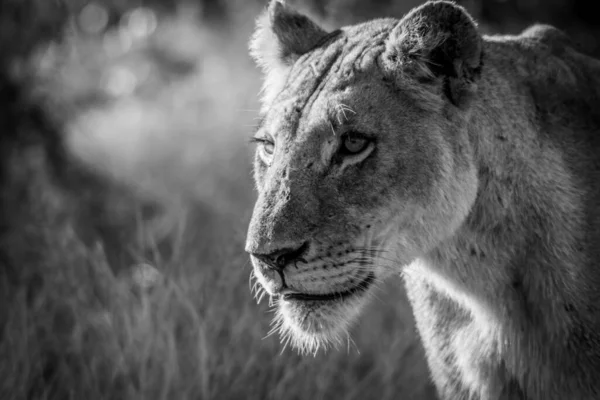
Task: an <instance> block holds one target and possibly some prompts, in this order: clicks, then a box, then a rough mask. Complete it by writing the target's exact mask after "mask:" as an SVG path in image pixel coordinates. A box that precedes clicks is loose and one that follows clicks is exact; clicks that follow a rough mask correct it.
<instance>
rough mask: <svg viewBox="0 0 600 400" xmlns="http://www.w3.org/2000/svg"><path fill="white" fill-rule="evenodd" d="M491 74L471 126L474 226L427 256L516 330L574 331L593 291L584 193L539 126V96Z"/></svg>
mask: <svg viewBox="0 0 600 400" xmlns="http://www.w3.org/2000/svg"><path fill="white" fill-rule="evenodd" d="M488 72H489V73H490V75H491V78H487V80H484V82H483V83H482V86H483V87H482V90H483V93H485V94H486V95H485V96H481V100H480V101H479V103H478V104H476V105H474V107H475V108H476V109H477V110H476V112H474V113H473V115H474V116H473V117H472V118H471V121H470V128H469V129H470V136H471V140H472V143H473V147H474V151H475V157H476V160H477V167H478V171H479V190H478V197H477V200H476V202H475V204H474V206H473V208H472V211H471V214H470V215H469V217H468V219H467V221H466V222H465V224H464V225H463V226H462V227H461V228H460V229H459V230H458V232H457V233H456V234H455V235H454V237H452V238H451V239H449V240H448V241H447V242H445V243H443V244H442V245H441V246H439V248H437V249H436V250H435V251H433V252H432V254H431V256H430V257H429V260H428V261H429V262H431V263H432V264H435V265H436V267H435V269H436V270H437V271H438V272H439V273H440V274H441V278H442V279H447V281H448V282H449V283H450V284H451V285H454V286H455V287H458V289H459V290H462V291H464V293H466V294H467V295H469V296H472V297H473V299H474V300H476V303H477V304H484V305H485V307H487V308H488V309H489V310H490V311H491V312H492V314H494V315H495V316H496V317H498V318H499V319H500V320H502V321H508V322H507V323H508V325H510V328H509V329H511V330H514V331H527V332H531V331H532V330H535V331H537V332H546V333H548V334H549V335H553V336H554V335H557V334H558V335H560V334H561V333H567V332H568V331H570V330H571V328H572V323H573V321H574V317H573V315H572V313H571V312H570V310H572V309H573V308H579V307H583V306H584V305H586V304H587V303H588V302H589V301H588V300H589V298H590V296H594V294H593V291H590V292H586V288H588V287H590V285H586V282H585V280H586V279H587V274H586V262H585V259H584V256H583V251H582V249H581V247H580V244H581V243H583V242H584V241H585V237H584V236H583V235H584V232H583V231H584V229H583V228H582V227H583V226H584V224H585V215H584V210H583V206H582V202H583V199H582V197H581V194H580V191H579V190H578V188H577V187H576V186H575V185H574V183H573V182H575V179H573V177H572V176H571V174H572V172H571V171H570V169H569V168H568V166H567V165H565V163H564V161H563V159H564V158H563V157H562V154H561V149H559V148H557V147H555V146H553V145H552V143H551V142H549V141H548V140H546V138H545V137H544V136H543V135H544V132H541V129H540V127H538V126H535V124H536V122H535V121H536V118H535V117H534V115H533V114H534V113H535V105H534V104H533V102H534V99H532V98H531V97H529V96H527V95H525V94H523V93H518V92H516V91H515V90H514V89H512V88H511V85H510V82H511V81H512V79H508V78H505V77H504V76H503V75H502V74H501V73H499V72H498V71H495V70H493V69H492V70H489V71H488ZM515 116H519V117H515ZM576 323H577V324H581V320H577V321H576Z"/></svg>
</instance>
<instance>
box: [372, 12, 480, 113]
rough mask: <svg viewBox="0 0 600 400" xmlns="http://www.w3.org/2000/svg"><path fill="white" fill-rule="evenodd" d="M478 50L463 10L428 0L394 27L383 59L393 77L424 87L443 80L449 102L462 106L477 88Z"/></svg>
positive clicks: (474, 31)
mask: <svg viewBox="0 0 600 400" xmlns="http://www.w3.org/2000/svg"><path fill="white" fill-rule="evenodd" d="M481 46H482V38H481V35H480V34H479V32H478V30H477V25H476V24H475V22H474V21H473V19H472V18H471V16H470V15H469V14H468V13H467V12H466V10H465V9H464V8H462V7H460V6H458V5H456V4H454V3H451V2H449V1H432V2H428V3H425V4H423V5H422V6H420V7H418V8H415V9H414V10H412V11H411V12H410V13H408V14H407V15H406V16H405V17H404V18H403V19H402V20H401V21H400V23H399V24H398V25H397V26H396V27H395V28H394V30H393V31H392V33H391V34H390V36H389V38H388V40H387V42H386V49H385V51H384V54H383V61H384V65H386V67H387V68H388V69H390V70H391V71H392V72H393V73H394V74H396V77H397V78H407V77H408V78H413V79H416V80H417V81H418V82H421V83H422V84H425V85H427V84H434V83H440V82H441V83H442V85H443V91H444V93H445V95H446V96H447V97H448V98H449V100H450V101H451V102H452V103H453V104H455V105H456V106H458V107H462V106H464V105H466V104H468V100H469V99H470V97H471V96H472V94H473V93H474V91H475V90H476V82H477V79H478V77H479V72H480V69H481V51H482V50H481ZM398 74H399V76H398Z"/></svg>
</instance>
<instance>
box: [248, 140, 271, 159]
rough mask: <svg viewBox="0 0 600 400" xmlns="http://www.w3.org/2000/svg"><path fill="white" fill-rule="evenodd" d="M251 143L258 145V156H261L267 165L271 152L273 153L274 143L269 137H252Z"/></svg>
mask: <svg viewBox="0 0 600 400" xmlns="http://www.w3.org/2000/svg"><path fill="white" fill-rule="evenodd" d="M251 140H252V142H254V143H258V144H259V145H260V148H259V149H260V150H259V154H261V155H262V158H263V159H264V160H265V161H266V162H267V164H268V163H269V161H268V160H270V158H271V157H272V156H273V152H274V151H275V142H274V141H273V139H271V138H270V137H253V138H252V139H251Z"/></svg>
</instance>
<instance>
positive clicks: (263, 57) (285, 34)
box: [250, 0, 327, 71]
mask: <svg viewBox="0 0 600 400" xmlns="http://www.w3.org/2000/svg"><path fill="white" fill-rule="evenodd" d="M326 35H327V32H326V31H324V30H323V29H322V28H321V27H319V26H318V25H317V24H316V23H314V22H313V21H311V20H310V19H309V18H308V17H306V16H304V15H302V14H299V13H298V12H296V11H295V10H294V9H292V8H291V7H290V6H287V5H285V4H284V3H283V2H282V1H281V0H271V2H270V3H269V5H268V7H267V10H266V11H265V12H264V13H263V14H262V15H261V16H260V17H259V18H258V20H257V23H256V30H255V32H254V35H253V36H252V39H251V41H250V55H251V56H252V58H253V59H254V60H255V61H256V63H257V64H259V65H260V66H261V67H263V68H265V69H266V70H267V71H270V70H272V69H273V68H278V67H289V66H290V65H292V64H293V63H294V61H296V59H298V57H300V56H301V55H302V54H304V53H306V52H308V51H309V50H310V49H311V48H313V47H314V46H315V45H317V44H318V43H319V41H320V40H321V39H322V38H323V37H325V36H326Z"/></svg>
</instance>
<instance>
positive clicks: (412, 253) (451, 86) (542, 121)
mask: <svg viewBox="0 0 600 400" xmlns="http://www.w3.org/2000/svg"><path fill="white" fill-rule="evenodd" d="M273 7H275V6H273V5H271V7H270V10H271V11H270V12H271V14H270V15H271V17H270V18H271V23H273V18H275V17H273V15H274V13H273ZM276 7H281V5H277V6H276ZM284 11H285V10H284ZM279 13H280V15H279V17H276V18H275V20H277V21H278V22H277V23H278V24H279V27H280V29H283V30H284V31H285V30H286V29H302V26H303V25H306V24H307V22H306V21H305V20H303V19H302V18H303V17H300V16H298V15H297V14H294V12H293V11H291V10H287V11H285V12H283V11H281V9H280V10H279ZM286 13H287V14H286ZM266 15H269V14H266ZM290 15H293V19H294V21H295V22H294V23H293V24H290V25H289V26H288V27H287V28H286V21H288V17H289V16H290ZM265 18H267V19H268V18H269V17H265ZM306 20H307V19H306ZM265 21H266V22H264V21H263V28H261V29H263V31H264V30H268V29H269V28H268V26H269V22H268V20H265ZM299 21H300V22H299ZM282 27H283V28H282ZM310 29H311V32H315V30H314V29H315V28H314V27H312V28H310ZM323 35H324V36H323V37H322V38H321V40H317V39H318V38H317V37H316V36H318V35H316V36H314V35H313V36H310V35H309V37H310V43H304V46H305V47H306V48H310V50H303V51H302V52H300V53H301V54H295V53H294V49H300V48H302V46H297V45H296V47H294V46H292V47H291V48H290V46H286V48H287V49H288V50H290V49H291V50H292V51H291V52H288V53H286V55H285V57H280V58H277V52H275V53H273V52H272V53H270V55H266V54H265V53H261V52H260V50H258V49H257V48H256V44H257V43H259V42H260V40H259V39H256V38H255V39H254V42H253V43H254V44H255V50H254V53H253V54H254V57H255V58H257V59H258V61H259V62H261V63H263V64H268V65H270V68H267V69H268V70H269V71H270V72H268V73H269V74H271V75H270V76H269V77H268V78H267V80H269V79H270V80H272V81H276V80H279V81H278V83H277V84H270V86H269V87H266V88H265V90H266V91H267V92H268V91H269V90H271V92H270V93H267V95H266V97H265V99H264V110H265V113H264V114H265V115H264V121H263V123H262V125H261V128H260V130H259V134H260V133H261V132H268V133H269V134H270V135H271V136H273V138H274V141H275V143H276V147H275V149H276V150H275V153H274V156H273V159H272V160H271V161H269V162H265V161H264V155H263V156H262V157H263V158H261V154H260V151H259V152H257V158H256V165H255V177H256V182H257V188H258V192H259V197H258V200H257V203H256V206H255V211H254V215H253V218H252V222H251V225H250V229H249V233H248V242H247V250H248V251H249V252H251V253H254V254H259V253H269V252H271V251H273V250H277V249H282V248H291V247H298V245H299V244H300V243H308V246H309V247H308V248H309V250H308V252H307V254H306V256H305V259H303V260H302V261H303V262H297V263H294V264H293V265H290V266H288V267H286V269H284V270H283V272H277V273H276V272H274V271H273V270H271V269H269V268H265V266H264V265H262V264H261V262H259V261H258V260H257V259H256V258H253V262H254V265H255V272H256V275H257V278H258V280H259V282H260V283H261V285H262V286H263V287H264V289H265V290H266V291H267V292H269V293H270V294H276V293H279V292H282V290H287V289H288V288H292V289H293V290H295V291H301V292H309V293H329V292H332V291H342V290H345V288H347V287H349V286H351V284H352V282H354V281H355V280H356V279H359V278H360V277H361V276H363V275H364V274H365V273H367V272H368V271H374V272H375V276H376V279H377V280H383V279H385V278H386V277H387V276H389V275H391V274H393V273H394V272H395V271H397V272H398V273H400V272H401V273H402V275H403V276H404V280H405V283H406V289H407V292H408V295H409V299H410V301H411V304H412V306H413V309H414V313H415V318H416V321H417V327H418V330H419V332H420V334H421V337H422V339H423V343H424V346H425V349H426V353H427V358H428V362H429V365H430V369H431V374H432V378H433V380H434V382H435V384H436V386H437V388H438V391H439V393H440V396H441V397H442V398H444V399H471V398H474V399H475V398H477V399H479V398H481V399H497V398H510V399H540V400H541V399H570V398H573V399H597V398H600V317H599V315H600V314H599V313H598V311H600V310H599V308H600V294H599V293H600V270H598V269H597V266H596V264H597V263H598V262H599V261H600V245H599V243H600V212H599V211H598V209H599V208H600V181H599V179H598V178H600V134H599V133H600V62H599V61H597V60H595V59H592V58H590V57H587V56H585V55H583V54H582V53H580V52H579V51H578V50H577V49H575V47H574V46H573V45H572V44H571V43H570V41H569V39H568V37H567V36H566V35H564V34H563V33H561V32H560V31H558V30H556V29H554V28H552V27H548V26H541V25H537V26H535V27H532V28H530V29H528V30H526V31H525V32H523V33H522V34H521V35H519V36H502V37H500V36H498V37H495V36H490V37H481V36H479V34H476V29H475V25H474V23H473V21H472V20H471V19H470V17H469V16H468V15H467V14H466V12H465V11H464V10H463V9H462V8H460V7H458V6H455V5H454V4H452V3H449V2H443V1H442V2H432V3H426V4H425V5H424V6H421V7H419V8H417V9H415V10H413V11H412V12H411V13H409V14H408V15H407V16H406V17H405V18H404V19H403V20H401V21H397V20H393V19H383V20H375V21H371V22H368V23H365V24H362V25H357V26H352V27H347V28H343V29H342V30H341V31H338V32H334V33H331V34H327V35H325V34H324V33H323ZM257 37H259V38H260V37H262V36H261V34H260V30H259V31H257ZM278 37H279V35H277V34H275V35H272V37H271V39H269V40H272V41H274V43H273V46H282V42H281V41H279V42H278ZM293 37H295V38H298V37H301V36H293ZM299 40H301V39H299ZM263 44H264V43H263ZM274 48H276V47H274ZM274 55H275V59H269V58H268V57H273V56H274ZM273 69H277V74H272V72H273V71H272V70H273ZM274 88H277V89H276V90H275V91H273V90H274ZM348 126H350V127H351V129H352V130H361V131H366V133H370V134H375V135H377V136H376V138H377V139H376V140H377V142H376V148H375V150H373V154H372V155H370V156H368V157H366V158H365V159H364V160H361V161H360V162H356V163H347V162H346V161H343V160H341V159H338V158H336V155H335V154H336V150H335V149H336V143H338V140H339V137H340V135H341V134H342V133H343V132H344V129H350V128H347V127H348ZM332 130H333V133H332ZM357 254H358V255H357ZM361 274H362V275H361ZM286 285H287V286H286ZM363 303H364V296H363V297H360V296H359V297H358V298H355V299H351V301H348V302H346V303H344V304H343V307H342V306H335V305H331V306H328V307H320V306H315V307H314V308H310V307H308V308H307V309H302V308H299V309H298V311H297V312H295V314H294V313H292V314H291V315H287V316H286V315H283V314H284V312H285V310H286V309H285V307H288V310H287V311H288V312H289V307H292V306H291V305H289V304H288V305H287V306H282V307H280V310H283V311H280V317H281V318H280V319H281V321H280V322H281V323H282V324H283V327H282V330H283V331H285V332H287V333H288V334H291V336H292V339H291V340H292V341H295V344H296V346H297V347H302V346H308V347H309V350H315V349H316V348H317V347H318V345H319V344H322V343H323V342H326V341H327V340H329V339H332V338H333V339H339V338H340V337H343V333H344V332H345V329H346V328H347V325H348V323H349V322H350V321H351V320H352V319H353V318H354V315H350V314H357V313H358V310H359V309H360V306H361V305H362V304H363ZM311 307H312V306H311ZM309 308H310V309H309ZM294 331H296V334H294Z"/></svg>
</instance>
